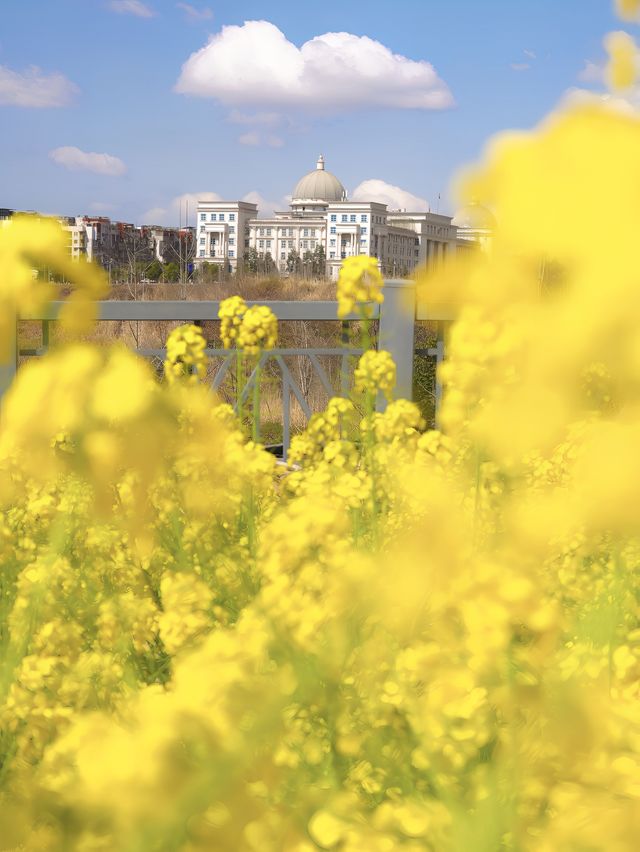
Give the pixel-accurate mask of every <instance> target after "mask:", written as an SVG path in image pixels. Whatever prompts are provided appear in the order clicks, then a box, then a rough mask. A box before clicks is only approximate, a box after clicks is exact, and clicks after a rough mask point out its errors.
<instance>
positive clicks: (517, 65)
mask: <svg viewBox="0 0 640 852" xmlns="http://www.w3.org/2000/svg"><path fill="white" fill-rule="evenodd" d="M509 67H510V68H511V70H512V71H528V70H529V68H531V66H530V65H529V63H528V62H512V63H511V65H510V66H509Z"/></svg>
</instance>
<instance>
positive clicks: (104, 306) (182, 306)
mask: <svg viewBox="0 0 640 852" xmlns="http://www.w3.org/2000/svg"><path fill="white" fill-rule="evenodd" d="M384 296H385V299H384V303H383V304H382V305H371V306H370V307H371V318H372V319H373V320H375V321H377V323H376V324H377V328H378V333H377V335H376V345H377V346H378V347H379V348H380V349H386V350H387V351H388V352H390V353H391V355H392V357H393V359H394V361H395V363H396V368H397V385H396V397H403V398H406V399H411V397H412V388H413V369H414V358H415V357H416V356H418V357H429V358H433V359H435V361H436V362H438V363H439V362H440V361H441V360H442V359H443V358H444V329H445V327H446V324H447V323H448V322H449V321H450V320H451V319H452V318H453V317H452V314H451V312H450V311H448V310H442V311H440V312H434V311H429V310H427V309H426V308H425V307H424V306H422V305H420V304H417V303H416V290H415V284H414V282H412V281H406V280H393V279H392V280H386V281H385V288H384ZM63 304H64V302H52V303H51V304H50V305H49V306H48V307H47V308H46V309H44V310H42V311H39V312H38V311H36V312H32V313H28V314H24V315H21V316H20V317H19V319H20V320H29V321H36V322H39V323H41V326H42V345H41V346H36V347H22V348H21V347H20V346H19V341H18V334H17V323H16V327H15V329H13V336H12V339H11V340H9V341H7V343H8V344H9V347H10V350H11V352H12V353H13V355H12V357H11V360H10V363H8V364H4V365H2V364H0V401H1V399H2V395H3V393H4V392H5V391H6V390H7V388H8V387H9V385H10V384H11V381H12V380H13V378H14V376H15V373H16V371H17V369H18V364H19V361H20V359H21V358H23V357H25V356H37V355H41V354H43V353H44V352H46V351H47V349H48V346H49V336H50V335H49V332H50V325H51V323H53V322H55V321H56V319H57V317H58V314H59V312H60V309H61V307H62V305H63ZM248 304H264V305H267V306H268V307H269V308H270V309H271V310H272V311H273V312H274V314H275V315H276V316H277V318H278V321H279V322H280V323H289V322H331V323H340V322H342V323H343V324H348V323H353V322H360V321H361V319H360V316H359V315H358V314H355V313H354V314H351V315H349V316H347V317H345V318H344V320H339V319H337V308H338V304H337V302H334V301H289V302H287V301H271V302H269V301H267V302H259V303H253V302H250V301H249V302H248ZM219 307H220V302H219V301H105V302H99V303H98V322H114V321H115V322H118V321H120V322H122V321H125V322H126V321H128V322H154V321H155V322H159V321H165V322H173V323H197V324H201V323H204V322H211V321H214V322H215V321H217V319H218V308H219ZM422 320H427V321H434V322H436V323H437V329H438V332H437V339H436V341H435V345H433V346H428V347H427V348H422V349H416V348H415V343H414V338H415V326H416V321H422ZM5 351H6V348H5ZM136 351H137V352H138V353H139V354H140V355H142V356H144V357H148V358H153V359H157V360H159V361H161V360H163V359H164V357H165V353H166V350H165V349H164V348H163V347H157V348H155V347H153V348H150V347H140V348H137V349H136ZM206 351H207V354H208V355H209V356H210V357H211V358H212V359H213V360H214V361H216V362H217V364H218V366H217V369H216V370H215V372H214V374H213V378H212V379H211V386H212V387H213V388H214V389H218V388H219V387H220V385H221V384H222V382H223V381H224V379H225V377H226V376H227V375H228V373H229V370H230V368H231V365H232V363H233V360H234V355H233V352H232V351H230V350H225V349H221V348H209V349H207V350H206ZM360 354H362V350H361V349H358V348H354V347H353V346H349V345H348V344H345V345H343V346H339V347H336V346H329V347H294V348H291V347H283V348H276V349H273V350H270V351H267V352H264V353H263V354H262V355H261V357H260V363H259V365H257V366H256V367H255V369H254V370H253V372H252V374H251V375H250V376H249V377H248V380H247V382H246V384H245V386H244V389H243V401H244V400H246V399H247V397H248V396H249V394H250V392H251V388H252V385H253V382H254V381H256V380H257V376H258V375H259V372H263V370H264V368H265V366H266V365H267V364H269V365H270V366H274V367H275V369H276V371H277V372H278V374H279V381H280V391H281V395H282V437H283V440H282V444H283V453H284V455H285V457H286V453H287V450H288V447H289V443H290V439H291V401H292V399H295V400H296V401H297V403H298V406H299V408H300V410H301V411H302V413H303V415H304V417H305V418H306V419H308V418H309V417H310V416H311V414H312V413H313V412H312V406H311V403H310V401H309V400H308V399H307V397H306V395H305V393H304V391H303V389H302V388H301V387H300V383H299V382H298V381H297V380H296V378H295V377H294V375H293V373H292V370H291V369H290V366H289V364H288V359H290V358H291V357H298V358H307V359H308V362H309V366H310V368H311V370H312V371H313V374H314V376H315V378H316V379H317V382H318V383H319V385H320V386H321V387H322V388H323V390H324V391H325V392H326V393H327V395H328V396H331V395H335V394H342V395H346V394H348V392H349V387H350V384H351V375H350V374H351V369H352V365H353V363H354V359H355V357H357V356H359V355H360ZM324 356H330V357H332V358H334V359H338V360H339V362H340V382H339V388H336V387H335V386H334V383H332V381H331V380H330V377H329V375H328V373H327V371H326V369H325V368H324V366H323V364H322V362H321V359H322V358H323V357H324ZM433 393H434V397H435V404H436V416H437V408H438V406H439V402H440V388H439V387H438V386H437V384H436V386H435V387H434V389H433ZM381 405H384V402H381Z"/></svg>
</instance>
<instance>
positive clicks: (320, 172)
mask: <svg viewBox="0 0 640 852" xmlns="http://www.w3.org/2000/svg"><path fill="white" fill-rule="evenodd" d="M346 197H347V193H346V191H345V188H344V186H343V185H342V184H341V183H340V181H339V180H338V178H337V177H336V176H335V175H332V174H331V172H327V171H325V168H324V157H323V156H322V154H320V156H319V157H318V162H317V164H316V167H315V169H314V170H313V171H312V172H309V174H308V175H305V176H304V177H303V178H301V179H300V180H299V181H298V183H297V184H296V186H295V189H294V190H293V194H292V201H293V202H294V203H295V202H299V201H303V200H305V201H306V200H309V201H344V200H345V199H346Z"/></svg>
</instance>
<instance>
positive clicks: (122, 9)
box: [109, 0, 154, 18]
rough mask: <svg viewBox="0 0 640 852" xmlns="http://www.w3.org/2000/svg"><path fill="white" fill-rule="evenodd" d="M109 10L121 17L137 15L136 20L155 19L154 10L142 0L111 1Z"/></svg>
mask: <svg viewBox="0 0 640 852" xmlns="http://www.w3.org/2000/svg"><path fill="white" fill-rule="evenodd" d="M109 8H110V9H111V10H112V11H113V12H117V13H118V14H119V15H135V16H136V18H153V15H154V12H153V9H150V8H149V6H147V5H146V3H142V2H141V0H111V2H110V3H109Z"/></svg>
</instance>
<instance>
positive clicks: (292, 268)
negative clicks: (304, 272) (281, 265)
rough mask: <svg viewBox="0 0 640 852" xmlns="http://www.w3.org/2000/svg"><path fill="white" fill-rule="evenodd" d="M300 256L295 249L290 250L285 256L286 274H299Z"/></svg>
mask: <svg viewBox="0 0 640 852" xmlns="http://www.w3.org/2000/svg"><path fill="white" fill-rule="evenodd" d="M300 264H301V260H300V255H299V254H298V252H297V251H296V250H295V249H291V251H290V252H289V254H288V256H287V272H292V273H296V274H297V273H299V272H300Z"/></svg>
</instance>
